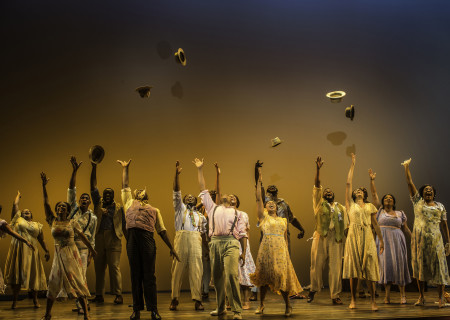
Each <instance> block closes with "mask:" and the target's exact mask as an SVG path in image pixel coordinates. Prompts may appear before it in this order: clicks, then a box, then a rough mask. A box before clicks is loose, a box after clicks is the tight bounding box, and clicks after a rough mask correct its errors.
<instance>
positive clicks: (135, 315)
mask: <svg viewBox="0 0 450 320" xmlns="http://www.w3.org/2000/svg"><path fill="white" fill-rule="evenodd" d="M140 319H141V312H140V311H133V313H132V314H131V316H130V320H140Z"/></svg>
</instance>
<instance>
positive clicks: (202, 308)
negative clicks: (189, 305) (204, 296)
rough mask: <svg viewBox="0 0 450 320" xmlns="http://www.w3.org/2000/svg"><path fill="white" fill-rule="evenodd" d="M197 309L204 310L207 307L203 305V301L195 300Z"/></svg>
mask: <svg viewBox="0 0 450 320" xmlns="http://www.w3.org/2000/svg"><path fill="white" fill-rule="evenodd" d="M194 308H195V310H197V311H203V310H205V307H204V306H203V304H202V303H201V301H197V300H196V301H195V305H194Z"/></svg>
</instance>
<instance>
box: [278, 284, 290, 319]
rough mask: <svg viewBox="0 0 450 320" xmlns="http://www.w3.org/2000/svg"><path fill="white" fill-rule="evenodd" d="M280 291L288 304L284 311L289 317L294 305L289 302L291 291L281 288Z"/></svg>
mask: <svg viewBox="0 0 450 320" xmlns="http://www.w3.org/2000/svg"><path fill="white" fill-rule="evenodd" d="M280 292H281V295H282V296H283V300H284V303H285V304H286V310H285V311H284V314H285V315H286V316H287V317H289V316H291V314H292V307H291V304H290V302H289V292H286V291H281V290H280Z"/></svg>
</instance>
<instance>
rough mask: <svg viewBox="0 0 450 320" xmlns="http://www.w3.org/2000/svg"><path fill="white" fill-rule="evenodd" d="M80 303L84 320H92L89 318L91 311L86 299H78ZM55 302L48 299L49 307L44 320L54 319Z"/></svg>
mask: <svg viewBox="0 0 450 320" xmlns="http://www.w3.org/2000/svg"><path fill="white" fill-rule="evenodd" d="M78 301H79V302H80V304H81V308H82V309H83V311H84V319H85V320H88V319H90V317H89V310H88V308H87V302H86V297H80V298H78ZM54 302H55V301H54V300H52V299H48V298H47V307H46V309H45V315H44V317H43V318H42V319H45V320H49V319H51V318H52V308H53V303H54Z"/></svg>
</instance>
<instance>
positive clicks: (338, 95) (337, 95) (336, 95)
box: [327, 91, 346, 103]
mask: <svg viewBox="0 0 450 320" xmlns="http://www.w3.org/2000/svg"><path fill="white" fill-rule="evenodd" d="M345 95H346V93H345V92H344V91H331V92H328V93H327V97H328V98H330V101H331V102H333V103H338V102H341V101H342V98H344V96H345Z"/></svg>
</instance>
